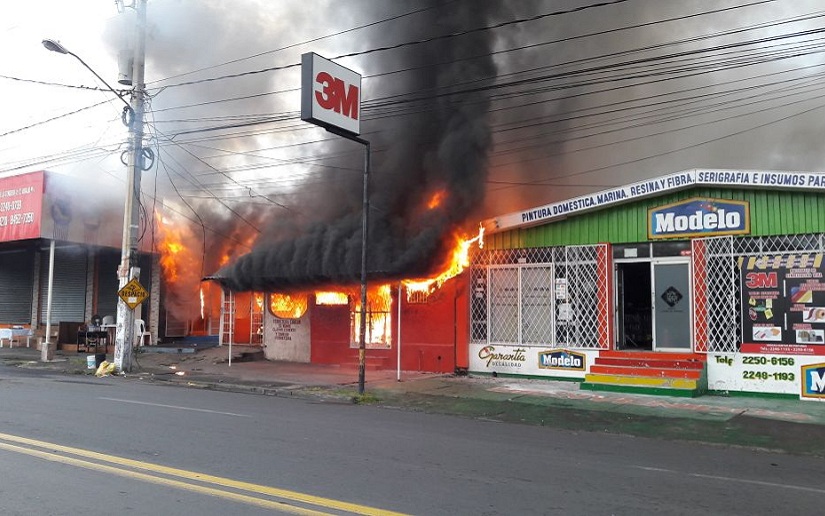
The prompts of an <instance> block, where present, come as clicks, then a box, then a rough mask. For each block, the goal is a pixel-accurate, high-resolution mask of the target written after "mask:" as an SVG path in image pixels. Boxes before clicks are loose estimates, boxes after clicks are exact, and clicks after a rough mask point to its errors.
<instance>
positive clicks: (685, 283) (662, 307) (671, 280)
mask: <svg viewBox="0 0 825 516" xmlns="http://www.w3.org/2000/svg"><path fill="white" fill-rule="evenodd" d="M652 265H653V267H652V275H653V299H652V305H653V342H654V349H655V350H657V351H690V350H691V349H692V337H693V331H692V327H691V309H690V306H691V295H690V262H689V261H687V260H680V261H673V260H668V261H658V260H654V261H653V263H652Z"/></svg>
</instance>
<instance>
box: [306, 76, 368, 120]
mask: <svg viewBox="0 0 825 516" xmlns="http://www.w3.org/2000/svg"><path fill="white" fill-rule="evenodd" d="M315 84H316V88H315V100H316V101H317V102H318V105H319V106H321V107H322V108H324V109H330V110H332V111H335V112H336V113H341V114H343V115H344V116H347V117H349V118H352V119H353V120H358V99H359V96H358V86H356V85H354V84H346V83H345V82H344V81H342V80H341V79H338V78H337V77H333V76H332V75H330V74H329V73H327V72H321V73H319V74H318V75H317V76H316V77H315ZM318 86H320V88H318Z"/></svg>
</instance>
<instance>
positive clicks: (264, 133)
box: [0, 0, 825, 288]
mask: <svg viewBox="0 0 825 516" xmlns="http://www.w3.org/2000/svg"><path fill="white" fill-rule="evenodd" d="M127 4H128V2H127ZM124 12H125V13H126V14H119V12H118V8H117V5H116V4H115V2H113V1H102V0H75V1H73V2H65V1H57V0H42V1H40V2H37V3H31V2H25V3H24V2H4V3H3V4H2V5H0V20H2V21H0V38H2V41H0V43H2V44H3V48H5V49H14V51H13V52H10V51H6V52H4V56H3V59H2V60H0V88H2V92H3V93H4V94H3V95H0V113H2V114H3V115H2V117H0V176H2V175H8V174H14V173H20V172H25V171H31V170H42V169H48V170H53V171H56V172H61V173H65V174H69V175H74V176H78V177H86V178H92V179H93V180H94V181H97V182H100V183H101V184H106V185H109V186H107V188H106V189H105V191H106V192H111V198H112V201H113V202H119V201H120V200H121V199H123V193H122V187H123V183H124V180H123V177H124V174H125V171H124V167H123V165H122V164H121V162H120V156H121V153H122V152H123V150H124V147H123V143H124V141H125V139H126V129H125V128H124V127H123V125H122V124H121V122H120V111H121V108H122V104H121V103H120V101H118V100H117V99H116V98H114V96H113V95H112V93H111V92H109V91H108V90H107V89H106V88H105V86H104V85H102V84H101V83H100V82H99V81H97V80H96V79H95V78H94V76H92V74H91V73H90V72H89V71H88V70H87V69H86V68H84V67H83V66H82V65H81V64H80V63H78V62H77V61H76V60H74V59H72V58H71V57H70V56H66V55H59V54H55V53H51V52H48V51H47V50H45V49H44V48H43V46H42V45H41V40H42V39H44V38H52V39H55V40H59V41H60V42H61V43H62V44H63V45H65V46H66V47H67V48H68V49H70V50H71V51H73V52H74V53H76V54H77V55H79V56H80V57H81V58H82V59H83V60H84V61H85V62H86V63H87V64H88V65H89V66H91V67H92V68H93V69H94V70H95V71H96V72H97V73H98V74H100V75H101V76H102V77H104V78H105V79H106V80H107V82H109V84H111V85H113V86H115V87H117V88H119V87H120V86H118V85H117V83H116V80H117V72H118V67H117V53H118V48H119V46H120V45H121V42H122V41H123V38H124V37H125V35H126V34H128V33H130V30H127V29H131V28H132V27H133V20H132V19H130V18H129V13H130V12H131V10H130V9H129V8H128V5H127V8H125V9H124ZM823 16H825V5H823V4H822V2H821V1H817V0H774V1H761V0H751V1H748V0H738V1H734V0H713V1H708V0H656V1H653V0H612V1H611V0H608V1H603V2H595V1H592V0H554V1H549V0H546V1H545V0H519V1H497V2H494V1H484V2H478V1H470V0H459V1H451V0H444V1H421V0H395V1H390V0H349V1H345V2H341V1H338V2H331V1H327V0H303V1H294V0H279V1H277V2H271V1H264V0H260V1H256V0H232V1H230V0H150V1H149V2H148V18H149V21H148V26H147V49H146V82H147V91H148V93H149V96H150V99H151V102H150V104H148V105H147V117H146V127H147V139H146V145H147V146H149V147H151V148H152V149H154V151H155V159H154V161H153V167H152V168H151V169H150V170H148V171H147V172H146V173H145V174H144V182H143V191H144V203H145V204H146V205H147V206H148V205H149V203H152V205H153V206H156V205H157V203H158V202H162V203H163V204H164V205H165V206H167V207H169V208H170V209H171V210H172V213H173V214H177V216H178V217H179V221H183V222H185V223H186V224H188V225H189V226H190V228H189V233H190V237H191V238H192V239H200V240H201V243H200V244H199V245H202V247H203V249H204V251H203V255H204V260H203V261H204V270H205V272H206V273H211V272H213V271H214V270H217V269H218V268H219V264H217V263H208V264H207V263H206V262H208V261H209V260H207V256H211V255H213V254H217V253H212V252H210V251H209V250H210V249H212V247H213V246H220V247H221V252H226V251H227V249H226V247H227V243H231V247H233V248H232V249H231V250H230V251H231V252H230V253H229V254H231V255H232V256H233V257H237V256H239V255H241V254H245V255H246V256H247V258H246V259H243V260H239V266H238V267H236V268H235V270H232V271H229V272H228V274H229V276H230V277H232V278H233V280H234V281H236V283H235V284H236V285H238V286H243V287H249V288H252V287H260V286H262V285H261V284H260V276H261V274H260V271H261V270H263V269H267V270H271V269H272V268H278V269H279V272H278V273H273V274H270V275H269V276H268V278H267V280H266V282H265V283H266V285H265V286H269V287H283V286H289V285H292V284H293V280H292V279H290V278H298V281H300V282H306V281H310V282H321V283H322V282H324V281H328V280H330V279H334V280H341V281H343V280H347V279H351V277H352V273H353V271H357V267H356V262H357V259H356V258H357V256H358V252H357V249H358V245H357V244H358V243H359V242H360V240H359V239H358V238H357V235H358V231H359V230H360V229H359V228H360V201H361V199H360V195H361V178H362V167H363V149H362V148H361V147H360V146H359V145H357V144H354V143H352V142H348V141H343V140H342V139H341V138H339V137H336V136H334V135H331V134H329V133H326V132H324V131H323V130H322V129H319V128H316V127H314V126H311V125H310V124H308V123H306V122H302V121H301V120H300V117H299V109H300V101H299V89H300V74H299V67H298V64H299V63H300V56H301V54H302V53H304V52H310V51H311V52H316V53H319V54H321V55H323V56H324V57H327V58H330V59H332V60H334V61H335V62H337V63H338V64H341V65H343V66H346V67H348V68H351V69H353V70H355V71H356V72H358V73H360V74H362V76H363V78H364V79H363V99H362V100H363V106H362V115H363V118H362V129H363V134H362V137H364V138H366V139H368V140H370V142H371V152H372V154H371V156H372V171H371V174H372V180H371V192H372V202H371V214H372V219H373V221H374V224H375V226H374V230H371V231H374V233H371V238H374V241H373V242H372V243H371V247H372V248H373V249H374V250H375V253H374V254H375V255H376V256H380V257H381V258H380V259H376V261H375V263H374V264H373V268H374V269H375V270H376V271H383V272H384V273H385V274H386V275H387V276H389V277H391V276H397V275H399V274H405V273H408V272H409V271H415V272H422V271H425V270H427V269H429V268H432V266H433V265H434V263H435V261H437V257H438V256H440V254H441V253H442V251H443V249H442V247H443V246H442V245H441V244H440V242H443V241H444V240H445V236H446V235H450V234H451V233H452V232H453V231H455V230H457V229H464V230H467V231H470V230H471V229H472V227H473V226H474V225H476V224H477V223H478V221H480V220H482V219H484V218H487V217H492V216H496V215H501V214H504V213H509V212H512V211H517V210H522V209H528V208H531V207H535V206H540V205H543V204H547V203H550V202H554V201H558V200H562V199H566V198H571V197H575V196H578V195H583V194H585V193H589V192H592V191H597V190H603V189H606V188H610V187H613V186H618V185H623V184H627V183H630V182H633V181H637V180H641V179H645V178H650V177H656V176H661V175H665V174H669V173H673V172H678V171H681V170H687V169H694V168H720V169H740V170H741V169H748V170H751V169H757V170H807V171H822V170H823V169H825V147H824V146H823V145H822V144H821V141H822V135H823V134H824V131H825V116H823V114H824V113H825V109H823V107H825V106H823V103H825V101H823V93H822V91H825V90H823V88H822V84H821V83H822V80H823V77H822V74H823V71H825V69H824V68H823V67H825V55H823V48H825V47H823V41H825V40H823V32H822V30H823V29H821V27H822V26H823V24H822V20H823ZM77 86H85V87H93V88H98V89H95V90H88V89H80V88H77ZM95 104H100V105H98V106H96V107H90V106H93V105H95ZM438 190H445V191H446V192H447V193H448V195H447V197H446V201H445V205H444V207H443V208H439V209H437V210H433V211H427V210H425V209H423V208H422V206H424V205H426V203H427V201H428V200H429V199H430V197H431V196H432V195H433V193H434V192H435V191H438ZM204 235H205V238H204ZM252 241H254V242H255V244H254V245H253V244H251V243H250V242H252ZM204 242H206V243H204ZM253 247H254V248H255V249H256V251H255V252H252V253H250V251H251V250H252V248H253ZM332 249H334V250H332ZM307 262H312V263H317V264H318V266H317V267H316V268H308V267H306V266H305V264H306V263H307ZM240 269H243V270H244V271H245V272H243V273H242V272H241V271H240ZM256 282H257V283H256Z"/></svg>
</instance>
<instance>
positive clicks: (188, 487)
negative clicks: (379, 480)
mask: <svg viewBox="0 0 825 516" xmlns="http://www.w3.org/2000/svg"><path fill="white" fill-rule="evenodd" d="M0 449H2V450H7V451H12V452H15V453H22V454H25V455H30V456H32V457H37V458H40V459H44V460H47V461H50V462H58V463H61V464H67V465H70V466H76V467H80V468H85V469H91V470H95V471H101V472H104V473H109V474H111V475H117V476H121V477H126V478H133V479H137V480H142V481H144V482H149V483H151V484H159V485H163V486H168V487H175V488H177V489H183V490H185V491H193V492H195V493H200V494H206V495H209V496H215V497H218V498H226V499H228V500H233V501H235V502H243V503H247V504H250V505H255V506H258V507H263V508H265V509H276V510H279V511H283V512H288V513H291V514H304V515H312V516H327V515H328V514H329V513H325V512H319V511H314V510H310V509H304V508H301V507H296V506H294V505H290V504H288V503H286V502H278V501H273V500H265V499H263V498H256V497H254V496H249V495H244V494H239V493H233V492H231V491H224V490H221V489H216V488H214V487H206V486H199V485H197V484H190V483H187V482H182V481H180V480H173V479H170V478H163V477H158V476H154V475H149V474H147V473H140V472H138V471H130V470H128V469H120V468H116V467H114V466H107V465H105V464H97V463H94V462H89V461H85V460H80V459H75V458H72V457H66V456H63V455H57V454H55V453H50V452H46V451H40V450H33V449H31V448H24V447H23V446H17V445H14V444H8V443H3V442H0Z"/></svg>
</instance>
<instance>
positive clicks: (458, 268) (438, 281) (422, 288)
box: [401, 226, 484, 301]
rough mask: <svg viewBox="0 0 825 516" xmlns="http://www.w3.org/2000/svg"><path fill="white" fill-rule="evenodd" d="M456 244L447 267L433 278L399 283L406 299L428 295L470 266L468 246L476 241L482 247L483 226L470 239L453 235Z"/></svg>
mask: <svg viewBox="0 0 825 516" xmlns="http://www.w3.org/2000/svg"><path fill="white" fill-rule="evenodd" d="M454 238H455V241H456V245H455V247H453V251H452V255H451V257H450V262H449V265H448V266H447V268H446V269H445V270H444V271H443V272H442V273H441V274H439V275H437V276H435V277H433V278H426V279H416V280H404V281H402V282H401V283H402V284H403V285H404V286H405V287H406V288H407V300H408V301H409V300H410V298H411V297H412V296H413V295H414V294H416V293H421V294H424V295H430V294H432V293H433V292H434V291H435V290H437V289H438V288H440V287H441V285H443V284H444V282H445V281H447V280H448V279H450V278H454V277H456V276H458V275H459V274H461V273H462V272H463V271H464V269H466V268H467V267H469V266H470V247H471V246H472V245H473V244H474V243H476V242H478V247H479V249H481V248H483V247H484V227H483V226H479V228H478V234H477V235H476V236H475V237H473V238H470V239H463V238H461V237H459V236H458V235H455V236H454Z"/></svg>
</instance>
